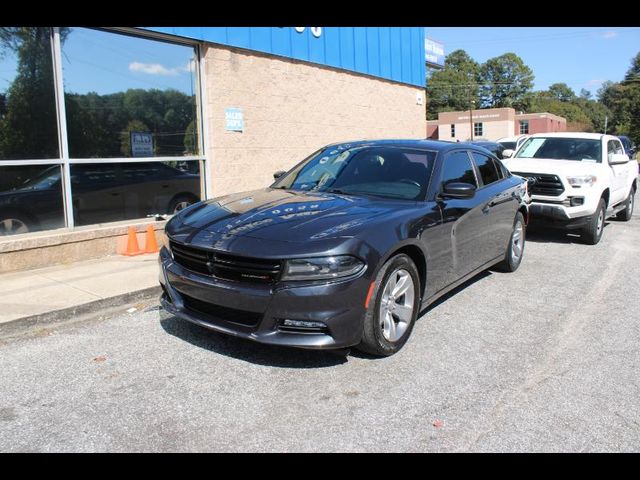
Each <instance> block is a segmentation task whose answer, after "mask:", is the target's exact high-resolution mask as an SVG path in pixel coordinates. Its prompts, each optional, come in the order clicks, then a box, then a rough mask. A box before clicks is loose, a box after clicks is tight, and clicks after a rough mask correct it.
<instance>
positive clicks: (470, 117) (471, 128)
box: [468, 87, 474, 142]
mask: <svg viewBox="0 0 640 480" xmlns="http://www.w3.org/2000/svg"><path fill="white" fill-rule="evenodd" d="M468 92H469V131H470V133H471V141H472V142H473V104H474V102H473V100H471V87H469V90H468Z"/></svg>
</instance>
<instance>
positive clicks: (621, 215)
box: [616, 187, 636, 222]
mask: <svg viewBox="0 0 640 480" xmlns="http://www.w3.org/2000/svg"><path fill="white" fill-rule="evenodd" d="M635 193H636V191H635V190H634V188H633V187H631V190H630V191H629V196H628V197H627V200H626V201H625V202H624V210H620V211H619V212H618V214H617V215H616V220H621V221H623V222H628V221H629V220H631V216H632V215H633V206H634V203H635V202H634V198H633V197H634V195H635Z"/></svg>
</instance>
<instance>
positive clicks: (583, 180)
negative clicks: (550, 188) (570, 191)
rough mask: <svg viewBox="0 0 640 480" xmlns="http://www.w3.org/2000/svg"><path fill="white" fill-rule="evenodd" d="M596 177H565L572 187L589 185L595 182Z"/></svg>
mask: <svg viewBox="0 0 640 480" xmlns="http://www.w3.org/2000/svg"><path fill="white" fill-rule="evenodd" d="M596 180H597V177H595V176H594V175H578V176H576V177H567V181H568V182H569V185H571V186H572V187H582V186H584V187H590V186H592V185H593V184H594V183H596Z"/></svg>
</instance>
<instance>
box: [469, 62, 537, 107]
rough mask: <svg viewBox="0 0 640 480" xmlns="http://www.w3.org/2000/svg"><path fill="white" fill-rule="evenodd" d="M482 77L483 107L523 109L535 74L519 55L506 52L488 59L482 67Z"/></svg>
mask: <svg viewBox="0 0 640 480" xmlns="http://www.w3.org/2000/svg"><path fill="white" fill-rule="evenodd" d="M480 78H481V81H482V83H483V86H482V89H481V97H482V105H483V107H486V108H501V107H513V108H516V109H523V108H524V107H525V106H526V101H525V99H526V94H527V93H528V92H530V91H531V89H532V88H533V79H534V75H533V72H532V71H531V69H530V68H529V67H528V66H527V65H525V64H524V62H523V61H522V59H521V58H520V57H519V56H518V55H516V54H515V53H505V54H504V55H500V56H499V57H495V58H490V59H489V60H487V61H486V62H485V63H484V64H483V65H482V67H481V68H480Z"/></svg>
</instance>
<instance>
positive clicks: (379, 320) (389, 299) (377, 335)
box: [356, 254, 421, 357]
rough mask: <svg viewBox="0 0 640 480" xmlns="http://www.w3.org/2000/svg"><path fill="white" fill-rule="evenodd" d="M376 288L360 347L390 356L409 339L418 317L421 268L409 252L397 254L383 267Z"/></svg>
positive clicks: (359, 348) (365, 317) (366, 314)
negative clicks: (419, 272)
mask: <svg viewBox="0 0 640 480" xmlns="http://www.w3.org/2000/svg"><path fill="white" fill-rule="evenodd" d="M400 282H402V283H400ZM373 288H374V290H373V293H372V296H371V299H370V301H369V305H368V306H367V310H366V312H365V315H364V323H363V331H362V339H361V341H360V344H359V345H358V346H357V347H356V348H357V349H358V350H360V351H362V352H365V353H369V354H371V355H376V356H380V357H388V356H389V355H393V354H394V353H396V352H397V351H398V350H400V349H401V348H402V347H403V345H404V344H405V343H406V342H407V340H408V339H409V336H410V335H411V331H412V330H413V325H414V323H415V321H416V318H417V317H418V313H419V310H420V296H421V295H420V277H419V274H418V269H417V268H416V266H415V264H414V263H413V260H411V258H409V257H408V256H407V255H405V254H400V255H396V256H395V257H392V258H391V259H389V260H388V261H387V262H386V263H385V264H384V265H383V266H382V268H381V269H380V271H379V272H378V275H377V276H376V279H375V286H374V287H373ZM396 290H397V292H396ZM389 306H391V308H389Z"/></svg>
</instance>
